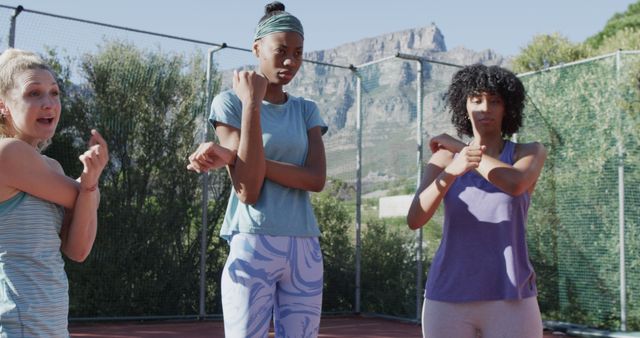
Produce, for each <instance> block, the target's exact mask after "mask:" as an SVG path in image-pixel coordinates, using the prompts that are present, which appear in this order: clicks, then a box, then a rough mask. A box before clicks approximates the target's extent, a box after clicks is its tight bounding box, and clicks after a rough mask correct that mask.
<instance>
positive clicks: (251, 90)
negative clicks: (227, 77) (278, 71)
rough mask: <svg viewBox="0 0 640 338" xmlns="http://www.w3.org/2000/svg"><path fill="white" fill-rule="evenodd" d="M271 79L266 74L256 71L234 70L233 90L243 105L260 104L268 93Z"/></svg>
mask: <svg viewBox="0 0 640 338" xmlns="http://www.w3.org/2000/svg"><path fill="white" fill-rule="evenodd" d="M268 84H269V81H268V80H267V78H266V77H264V75H262V74H260V73H258V72H255V71H240V72H238V71H234V72H233V91H234V92H235V93H236V95H238V97H239V98H240V101H242V104H243V105H251V104H254V105H259V104H260V103H261V102H262V100H263V99H264V96H265V94H266V93H267V85H268Z"/></svg>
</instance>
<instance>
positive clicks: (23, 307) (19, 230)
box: [0, 192, 69, 337]
mask: <svg viewBox="0 0 640 338" xmlns="http://www.w3.org/2000/svg"><path fill="white" fill-rule="evenodd" d="M63 214H64V210H63V209H62V207H60V206H58V205H56V204H53V203H50V202H47V201H44V200H42V199H40V198H37V197H34V196H32V195H29V194H26V193H24V192H20V193H18V194H17V195H16V196H14V197H12V198H11V199H9V200H7V201H4V202H1V203H0V337H68V336H69V332H68V329H67V323H68V319H67V316H68V312H69V296H68V283H67V276H66V274H65V271H64V261H63V259H62V254H61V252H60V228H61V226H62V218H63Z"/></svg>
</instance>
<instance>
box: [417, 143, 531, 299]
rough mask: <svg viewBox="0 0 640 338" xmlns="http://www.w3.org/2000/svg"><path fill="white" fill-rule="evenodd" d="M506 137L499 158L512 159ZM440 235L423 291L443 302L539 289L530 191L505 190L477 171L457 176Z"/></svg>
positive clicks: (511, 296) (517, 296) (522, 294)
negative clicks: (530, 243) (529, 230)
mask: <svg viewBox="0 0 640 338" xmlns="http://www.w3.org/2000/svg"><path fill="white" fill-rule="evenodd" d="M514 151H515V143H513V142H510V141H505V145H504V149H503V150H502V153H501V154H500V161H502V162H504V163H507V164H513V163H514V156H513V154H514ZM443 201H444V224H443V225H442V240H441V242H440V247H439V248H438V251H437V252H436V254H435V256H434V258H433V262H432V264H431V268H430V269H429V276H428V277H427V285H426V297H427V298H428V299H431V300H435V301H442V302H472V301H488V300H516V299H523V298H528V297H532V296H535V295H536V294H537V290H536V283H535V273H534V271H533V267H532V265H531V263H530V262H529V254H528V250H527V240H526V225H527V213H528V210H529V202H530V197H529V193H528V192H525V193H523V194H522V195H519V196H512V195H509V194H507V193H504V192H503V191H502V190H500V189H498V188H497V187H496V186H494V185H493V184H491V183H490V182H489V181H487V180H486V179H485V178H484V177H482V176H480V175H479V174H478V173H476V172H475V171H469V172H467V173H466V174H464V175H462V176H460V177H458V178H456V180H455V181H454V182H453V184H452V185H451V188H450V189H449V191H447V193H446V195H445V196H444V200H443Z"/></svg>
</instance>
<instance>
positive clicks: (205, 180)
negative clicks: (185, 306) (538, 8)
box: [199, 43, 227, 319]
mask: <svg viewBox="0 0 640 338" xmlns="http://www.w3.org/2000/svg"><path fill="white" fill-rule="evenodd" d="M226 46H227V45H226V44H224V43H223V44H222V45H221V46H220V47H216V48H209V50H208V52H207V79H206V86H205V90H206V93H205V98H206V104H205V108H204V114H203V115H204V116H203V123H204V129H203V132H202V142H203V143H204V142H207V137H209V119H208V116H209V108H210V107H211V101H212V100H213V98H212V95H211V90H212V82H213V81H212V79H211V77H212V74H211V68H212V67H213V54H214V53H215V52H217V51H219V50H221V49H223V48H225V47H226ZM208 205H209V172H204V173H202V227H201V229H200V311H199V316H200V319H204V316H206V314H207V311H206V307H205V303H206V292H207V290H206V282H207V276H206V275H207V225H208V224H207V223H208V218H209V216H208Z"/></svg>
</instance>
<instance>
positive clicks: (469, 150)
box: [445, 145, 487, 176]
mask: <svg viewBox="0 0 640 338" xmlns="http://www.w3.org/2000/svg"><path fill="white" fill-rule="evenodd" d="M486 148H487V147H486V146H476V145H469V146H466V147H464V148H462V150H461V151H460V153H459V154H458V155H457V156H456V157H455V158H454V159H453V161H452V162H451V163H450V164H449V165H448V166H447V167H446V168H445V172H447V173H448V174H450V175H454V176H461V175H463V174H465V173H466V172H467V171H469V170H472V169H475V168H478V166H480V161H481V160H482V153H483V152H484V150H485V149H486Z"/></svg>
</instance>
